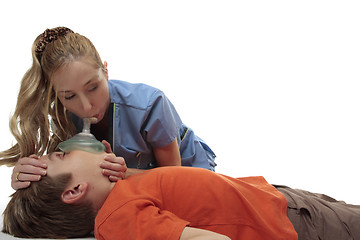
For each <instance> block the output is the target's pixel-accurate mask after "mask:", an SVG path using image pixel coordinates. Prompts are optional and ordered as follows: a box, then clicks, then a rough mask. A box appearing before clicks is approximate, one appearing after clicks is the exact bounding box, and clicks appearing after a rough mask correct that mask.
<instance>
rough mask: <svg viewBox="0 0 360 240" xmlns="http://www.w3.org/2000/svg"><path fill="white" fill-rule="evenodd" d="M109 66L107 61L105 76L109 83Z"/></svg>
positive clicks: (105, 63) (105, 62)
mask: <svg viewBox="0 0 360 240" xmlns="http://www.w3.org/2000/svg"><path fill="white" fill-rule="evenodd" d="M107 66H108V63H107V61H104V67H105V76H106V80H108V81H109V72H108V68H107Z"/></svg>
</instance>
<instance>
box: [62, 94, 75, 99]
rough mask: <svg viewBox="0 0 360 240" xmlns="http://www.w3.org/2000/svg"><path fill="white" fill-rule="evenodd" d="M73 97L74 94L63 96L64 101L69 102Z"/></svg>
mask: <svg viewBox="0 0 360 240" xmlns="http://www.w3.org/2000/svg"><path fill="white" fill-rule="evenodd" d="M74 97H75V94H72V95H68V96H65V97H64V98H65V100H71V99H73V98H74Z"/></svg>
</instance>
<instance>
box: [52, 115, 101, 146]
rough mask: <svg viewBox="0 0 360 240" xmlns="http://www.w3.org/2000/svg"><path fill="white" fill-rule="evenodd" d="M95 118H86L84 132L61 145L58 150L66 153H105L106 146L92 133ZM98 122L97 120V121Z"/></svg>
mask: <svg viewBox="0 0 360 240" xmlns="http://www.w3.org/2000/svg"><path fill="white" fill-rule="evenodd" d="M93 119H94V118H84V119H83V121H84V124H83V130H82V132H81V133H78V134H76V135H74V136H73V137H72V138H70V139H68V140H66V141H64V142H61V143H59V145H58V148H59V149H60V150H61V151H64V152H71V151H74V150H82V151H86V152H92V153H97V152H104V151H105V146H104V144H102V143H101V142H100V141H98V140H97V139H96V138H95V136H94V135H92V134H91V133H90V125H91V121H92V120H93ZM95 120H96V119H95Z"/></svg>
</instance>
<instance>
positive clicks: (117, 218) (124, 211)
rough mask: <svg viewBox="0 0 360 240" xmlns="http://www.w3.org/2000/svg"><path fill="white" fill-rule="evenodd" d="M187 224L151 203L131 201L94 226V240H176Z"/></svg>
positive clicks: (139, 200)
mask: <svg viewBox="0 0 360 240" xmlns="http://www.w3.org/2000/svg"><path fill="white" fill-rule="evenodd" d="M188 224H189V222H187V221H185V220H183V219H180V218H179V217H177V216H176V215H174V214H173V213H171V212H169V211H163V210H160V209H159V208H158V207H156V206H155V204H154V203H153V202H152V201H149V200H144V199H138V200H132V201H130V202H128V203H126V204H125V205H123V206H122V207H120V208H118V209H116V210H115V211H113V212H112V213H111V214H110V215H109V216H108V217H107V218H105V220H104V221H103V222H101V223H96V225H98V226H95V228H96V230H95V237H96V239H106V240H112V239H124V240H126V239H138V240H142V239H144V240H147V239H154V240H155V239H159V240H163V239H179V238H180V235H181V233H182V231H183V230H184V228H185V227H186V226H187V225H188Z"/></svg>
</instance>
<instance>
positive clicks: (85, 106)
mask: <svg viewBox="0 0 360 240" xmlns="http://www.w3.org/2000/svg"><path fill="white" fill-rule="evenodd" d="M81 105H82V108H83V110H84V111H85V112H88V111H90V110H91V108H92V104H91V102H90V99H88V98H87V97H81Z"/></svg>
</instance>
